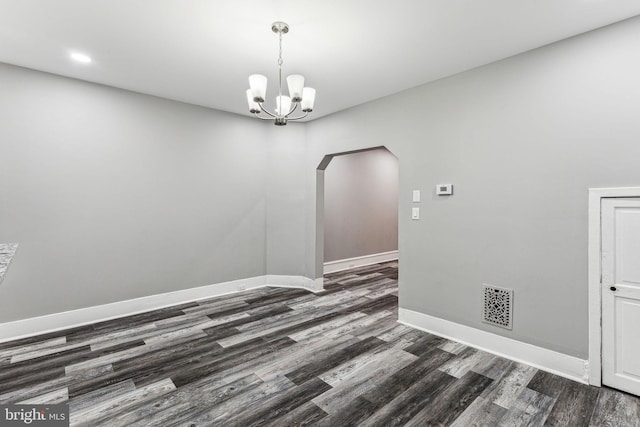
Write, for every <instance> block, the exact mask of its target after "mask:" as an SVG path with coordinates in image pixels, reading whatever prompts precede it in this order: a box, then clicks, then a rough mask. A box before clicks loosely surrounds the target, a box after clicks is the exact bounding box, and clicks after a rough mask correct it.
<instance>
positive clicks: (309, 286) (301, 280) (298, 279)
mask: <svg viewBox="0 0 640 427" xmlns="http://www.w3.org/2000/svg"><path fill="white" fill-rule="evenodd" d="M266 285H267V286H275V287H278V288H301V289H306V290H308V291H311V292H319V291H322V290H324V279H323V278H322V277H320V278H317V279H309V278H308V277H304V276H276V275H271V274H270V275H267V276H266Z"/></svg>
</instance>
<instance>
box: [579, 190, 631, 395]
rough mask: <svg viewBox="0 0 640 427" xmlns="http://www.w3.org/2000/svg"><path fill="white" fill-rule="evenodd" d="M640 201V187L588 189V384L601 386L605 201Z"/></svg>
mask: <svg viewBox="0 0 640 427" xmlns="http://www.w3.org/2000/svg"><path fill="white" fill-rule="evenodd" d="M614 197H640V187H619V188H590V189H589V360H588V363H589V369H588V371H589V384H591V385H594V386H598V387H600V386H601V385H602V295H601V286H600V285H601V277H602V268H601V267H602V266H601V255H602V253H601V252H602V248H601V246H602V199H604V198H614Z"/></svg>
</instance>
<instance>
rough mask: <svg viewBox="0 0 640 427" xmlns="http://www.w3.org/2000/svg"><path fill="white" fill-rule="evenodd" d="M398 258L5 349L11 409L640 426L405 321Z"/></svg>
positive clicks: (558, 384) (614, 407)
mask: <svg viewBox="0 0 640 427" xmlns="http://www.w3.org/2000/svg"><path fill="white" fill-rule="evenodd" d="M397 275H398V270H397V263H394V262H391V263H383V264H376V265H372V266H367V267H361V268H357V269H353V270H349V271H344V272H339V273H333V274H329V275H327V276H326V277H325V291H323V292H320V293H317V294H314V293H311V292H308V291H304V290H296V289H276V288H262V289H255V290H249V291H245V292H242V293H237V294H232V295H227V296H223V297H219V298H212V299H209V300H202V301H196V302H192V303H188V304H182V305H178V306H174V307H169V308H164V309H161V310H155V311H152V312H148V313H143V314H138V315H135V316H129V317H126V318H121V319H117V320H111V321H106V322H101V323H96V324H93V325H90V326H83V327H78V328H74V329H69V330H65V331H61V332H55V333H49V334H45V335H41V336H38V337H32V338H27V339H22V340H17V341H12V342H8V343H2V344H0V404H7V403H29V404H47V403H67V404H68V405H69V408H70V416H71V425H91V426H94V425H95V426H100V425H105V426H204V425H230V426H258V425H260V426H287V425H318V426H349V425H363V426H395V425H407V426H427V425H429V426H431V425H433V426H440V425H442V426H448V425H452V426H461V427H467V426H525V425H526V426H543V425H545V426H546V425H549V426H571V427H574V426H640V399H638V398H637V397H634V396H630V395H628V394H625V393H621V392H617V391H615V390H611V389H608V388H595V387H590V386H585V385H582V384H578V383H575V382H573V381H570V380H567V379H564V378H561V377H558V376H555V375H552V374H549V373H546V372H543V371H539V370H537V369H535V368H532V367H530V366H526V365H523V364H520V363H516V362H512V361H509V360H506V359H503V358H500V357H497V356H494V355H491V354H488V353H484V352H482V351H479V350H476V349H474V348H471V347H467V346H465V345H462V344H459V343H455V342H451V341H448V340H445V339H443V338H440V337H437V336H434V335H430V334H427V333H425V332H421V331H417V330H414V329H411V328H409V327H407V326H404V325H400V324H398V323H397V322H396V320H397V308H398V307H397V304H398V302H397Z"/></svg>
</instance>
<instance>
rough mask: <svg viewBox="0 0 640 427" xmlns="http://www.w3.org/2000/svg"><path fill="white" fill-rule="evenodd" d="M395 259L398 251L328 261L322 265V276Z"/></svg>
mask: <svg viewBox="0 0 640 427" xmlns="http://www.w3.org/2000/svg"><path fill="white" fill-rule="evenodd" d="M396 259H398V251H389V252H382V253H379V254H371V255H364V256H359V257H355V258H347V259H340V260H337V261H329V262H325V263H324V274H327V273H335V272H337V271H342V270H348V269H350V268H356V267H362V266H365V265H371V264H378V263H380V262H387V261H393V260H396Z"/></svg>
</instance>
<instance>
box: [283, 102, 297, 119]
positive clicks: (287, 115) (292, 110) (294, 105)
mask: <svg viewBox="0 0 640 427" xmlns="http://www.w3.org/2000/svg"><path fill="white" fill-rule="evenodd" d="M298 104H299V103H298V102H294V103H293V108H291V110H289V112H288V113H287V114H285V115H284V116H285V117H287V118H289V115H291V113H293V112H294V111H296V108H298Z"/></svg>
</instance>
